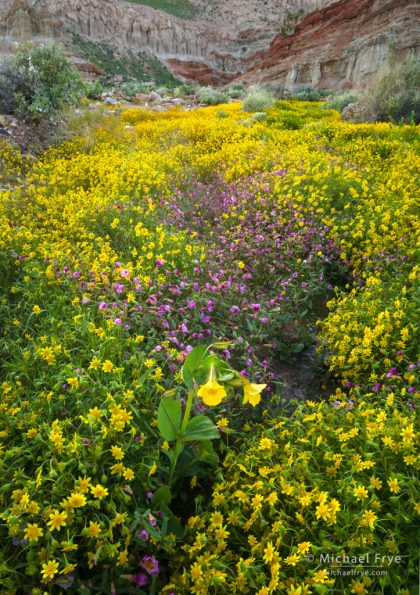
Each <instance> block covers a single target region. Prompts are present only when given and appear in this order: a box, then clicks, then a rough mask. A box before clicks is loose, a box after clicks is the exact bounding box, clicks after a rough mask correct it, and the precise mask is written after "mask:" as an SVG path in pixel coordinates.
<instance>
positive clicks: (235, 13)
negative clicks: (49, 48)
mask: <svg viewBox="0 0 420 595" xmlns="http://www.w3.org/2000/svg"><path fill="white" fill-rule="evenodd" d="M194 3H195V5H196V7H197V9H198V13H197V18H195V19H194V20H187V19H181V18H177V17H174V16H173V15H170V14H168V13H165V12H162V11H158V10H155V9H153V8H150V7H147V6H143V5H140V4H134V3H130V2H124V1H119V0H61V1H55V0H0V40H3V43H6V42H8V43H11V42H14V41H22V40H28V39H32V40H35V41H38V42H51V41H54V42H57V41H58V42H62V43H64V44H67V45H68V44H69V43H70V42H71V39H72V35H73V34H77V35H80V36H82V37H83V38H86V39H87V40H89V41H91V42H93V43H106V44H109V45H110V46H112V47H114V48H115V49H116V50H117V51H118V52H120V53H121V54H124V52H126V51H128V50H130V51H132V52H134V53H135V52H149V53H151V54H153V55H154V56H156V57H157V58H159V59H160V60H161V61H162V62H164V63H165V64H166V65H167V66H168V67H169V69H170V70H171V71H172V72H173V73H174V74H175V76H178V77H179V78H180V79H181V80H185V81H199V82H203V83H216V84H217V83H226V82H228V81H230V80H234V79H236V78H239V79H240V80H244V81H246V82H270V83H277V84H283V85H285V86H287V87H289V88H290V87H299V86H305V85H312V86H316V87H346V86H360V85H364V84H366V83H368V82H369V81H370V80H371V79H372V78H373V77H374V76H375V74H376V73H377V72H378V69H379V68H380V66H381V65H382V64H383V63H384V62H385V61H386V59H387V56H388V53H389V50H390V48H391V47H392V48H393V50H394V52H396V53H397V55H400V56H403V55H404V54H406V53H409V52H411V53H416V52H417V51H418V47H419V38H420V25H419V23H420V5H419V3H418V2H416V1H414V0H338V1H336V2H333V1H332V0H264V2H261V1H259V0H248V1H247V2H244V1H243V0H217V1H216V2H212V3H209V2H207V1H205V0H194ZM314 9H315V10H314Z"/></svg>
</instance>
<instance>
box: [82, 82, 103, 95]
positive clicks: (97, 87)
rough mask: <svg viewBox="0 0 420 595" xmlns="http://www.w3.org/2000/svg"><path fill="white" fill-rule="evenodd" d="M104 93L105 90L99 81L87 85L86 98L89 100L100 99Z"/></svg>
mask: <svg viewBox="0 0 420 595" xmlns="http://www.w3.org/2000/svg"><path fill="white" fill-rule="evenodd" d="M104 91H105V88H104V87H103V86H102V85H101V83H100V82H99V81H98V80H96V81H92V82H90V83H87V85H86V97H87V98H88V99H98V97H100V95H101V94H102V93H104Z"/></svg>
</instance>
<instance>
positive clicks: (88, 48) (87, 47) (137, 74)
mask: <svg viewBox="0 0 420 595" xmlns="http://www.w3.org/2000/svg"><path fill="white" fill-rule="evenodd" d="M73 47H74V49H75V50H76V51H78V53H80V54H81V55H82V56H83V57H84V58H85V59H86V60H89V61H91V62H94V63H95V64H97V65H98V66H100V67H101V68H102V69H103V70H104V71H105V72H106V74H107V76H106V77H105V78H107V79H110V78H111V79H112V78H113V77H115V76H118V77H122V79H123V80H124V81H126V82H129V83H133V82H134V81H137V82H139V83H148V82H152V83H153V84H154V85H166V86H171V87H172V86H174V85H176V84H178V81H177V79H176V78H175V77H173V76H172V74H171V73H170V72H169V70H168V69H167V68H166V67H165V66H164V65H163V64H162V62H160V61H159V60H158V59H157V58H155V57H154V56H152V55H150V54H148V53H146V52H139V53H138V54H135V53H134V52H132V51H127V52H125V53H124V55H119V54H118V53H117V52H116V50H115V49H114V48H113V47H112V46H111V45H109V44H107V43H104V42H99V43H94V42H92V41H90V40H88V39H85V38H84V37H81V36H80V35H77V34H73ZM133 79H134V81H133Z"/></svg>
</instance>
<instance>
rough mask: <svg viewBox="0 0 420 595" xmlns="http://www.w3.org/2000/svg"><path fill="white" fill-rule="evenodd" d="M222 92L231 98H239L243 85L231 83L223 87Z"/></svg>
mask: <svg viewBox="0 0 420 595" xmlns="http://www.w3.org/2000/svg"><path fill="white" fill-rule="evenodd" d="M224 93H226V95H227V96H228V97H230V98H231V99H239V98H240V97H242V95H243V93H244V86H243V84H242V83H232V84H231V85H228V86H227V87H225V88H224Z"/></svg>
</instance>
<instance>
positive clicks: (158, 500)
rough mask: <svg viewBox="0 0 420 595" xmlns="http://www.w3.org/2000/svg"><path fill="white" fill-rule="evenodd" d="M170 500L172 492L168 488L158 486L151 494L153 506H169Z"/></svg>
mask: <svg viewBox="0 0 420 595" xmlns="http://www.w3.org/2000/svg"><path fill="white" fill-rule="evenodd" d="M171 500H172V492H171V490H170V488H169V487H168V486H160V488H159V489H157V490H156V492H155V493H154V494H153V498H152V503H153V504H169V503H170V502H171Z"/></svg>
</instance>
